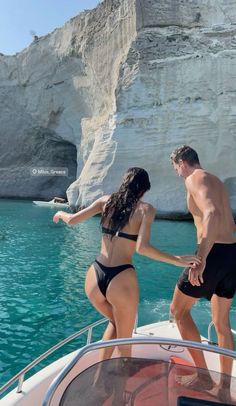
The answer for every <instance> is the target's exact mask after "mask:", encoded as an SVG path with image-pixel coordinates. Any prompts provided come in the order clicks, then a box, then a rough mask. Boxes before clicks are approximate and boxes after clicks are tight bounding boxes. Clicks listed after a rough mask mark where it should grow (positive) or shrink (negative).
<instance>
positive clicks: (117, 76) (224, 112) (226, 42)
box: [0, 0, 236, 213]
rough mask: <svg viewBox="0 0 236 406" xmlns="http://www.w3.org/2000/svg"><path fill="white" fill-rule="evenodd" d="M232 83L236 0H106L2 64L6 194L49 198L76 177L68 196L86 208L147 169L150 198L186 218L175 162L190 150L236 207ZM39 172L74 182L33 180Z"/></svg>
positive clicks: (235, 95) (2, 181)
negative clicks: (178, 152)
mask: <svg viewBox="0 0 236 406" xmlns="http://www.w3.org/2000/svg"><path fill="white" fill-rule="evenodd" d="M235 77H236V3H235V2H233V1H232V0H219V1H217V2H215V1H213V0H201V1H200V0H192V1H185V0H105V1H104V2H103V3H101V4H100V5H99V6H98V7H97V8H96V9H94V10H92V11H86V12H84V13H82V14H81V15H79V16H78V17H75V18H73V19H72V20H70V21H69V22H68V23H66V24H65V25H64V26H63V27H62V28H60V29H57V30H55V31H54V32H53V33H51V34H49V35H47V36H46V37H42V38H40V39H39V40H38V41H34V42H33V43H32V44H31V46H30V47H29V48H27V49H25V50H24V51H22V52H21V53H19V54H16V55H15V56H0V106H1V116H0V145H1V150H0V154H1V164H0V176H1V177H0V196H2V197H4V196H9V197H26V198H27V197H32V196H37V197H43V198H49V197H51V196H52V195H55V194H63V193H64V192H65V189H66V188H67V187H68V186H69V184H71V183H72V181H73V180H75V179H76V178H77V180H76V182H74V183H72V185H71V186H70V187H69V189H68V193H67V195H68V198H69V201H70V203H71V204H72V205H76V206H85V205H87V204H89V203H90V202H91V201H92V200H94V198H97V197H99V196H101V195H102V194H104V193H110V192H112V191H113V190H114V189H115V188H116V187H117V186H118V184H119V182H120V180H121V176H122V174H123V172H124V171H125V170H126V169H127V168H128V167H130V166H141V167H144V168H145V169H147V170H148V172H149V174H150V178H151V182H152V189H151V191H150V192H149V193H148V195H147V198H148V200H149V201H150V202H151V203H152V204H153V205H154V206H155V207H157V209H158V210H159V212H160V213H161V212H167V213H173V212H180V213H184V212H186V204H185V193H184V187H183V182H182V181H181V180H180V179H178V178H177V177H176V174H175V173H174V171H173V169H172V167H171V165H170V162H169V155H170V153H171V152H172V150H173V149H174V148H175V147H176V146H178V145H181V144H183V143H186V144H189V145H191V146H192V147H193V148H195V149H196V150H197V151H198V152H199V156H200V160H201V163H202V165H203V166H204V167H206V168H207V169H208V170H210V171H213V172H214V173H215V174H217V175H218V176H219V177H220V178H221V179H222V180H223V181H224V182H225V184H226V186H227V188H228V190H229V193H230V197H231V203H232V207H233V209H234V210H235V211H236V164H235V153H236V135H235V125H236V81H235ZM76 151H77V152H76ZM76 161H77V162H76ZM76 165H77V174H76V172H75V171H76ZM33 166H36V167H53V166H54V167H67V168H68V170H69V176H68V177H42V176H37V177H36V176H32V174H31V172H30V169H31V168H32V167H33ZM19 168H20V169H19Z"/></svg>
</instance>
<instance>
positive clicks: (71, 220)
mask: <svg viewBox="0 0 236 406" xmlns="http://www.w3.org/2000/svg"><path fill="white" fill-rule="evenodd" d="M108 198H109V196H103V197H100V198H99V199H97V200H95V202H93V203H92V204H90V206H88V207H86V208H85V209H82V210H80V211H78V213H75V214H70V213H67V212H65V211H58V212H57V213H56V214H55V215H54V217H53V221H54V223H58V221H59V220H62V221H64V223H66V224H69V225H75V224H78V223H81V222H82V221H84V220H86V219H88V218H90V217H93V216H95V215H96V214H99V213H101V212H102V209H103V206H104V204H105V203H106V202H107V200H108Z"/></svg>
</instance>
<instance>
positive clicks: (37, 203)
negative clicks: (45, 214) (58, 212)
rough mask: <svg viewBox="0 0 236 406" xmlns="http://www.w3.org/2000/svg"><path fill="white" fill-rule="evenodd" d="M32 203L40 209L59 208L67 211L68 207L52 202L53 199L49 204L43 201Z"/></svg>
mask: <svg viewBox="0 0 236 406" xmlns="http://www.w3.org/2000/svg"><path fill="white" fill-rule="evenodd" d="M33 203H34V204H36V205H37V206H42V207H57V208H58V207H59V208H64V209H65V208H67V209H69V208H70V206H69V204H68V203H59V202H54V199H52V200H50V201H49V202H45V201H43V200H33Z"/></svg>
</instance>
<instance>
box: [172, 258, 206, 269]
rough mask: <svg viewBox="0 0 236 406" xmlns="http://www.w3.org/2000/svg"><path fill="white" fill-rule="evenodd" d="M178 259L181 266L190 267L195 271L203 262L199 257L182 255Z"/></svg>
mask: <svg viewBox="0 0 236 406" xmlns="http://www.w3.org/2000/svg"><path fill="white" fill-rule="evenodd" d="M177 258H178V265H179V266H189V267H191V268H193V269H194V268H195V267H197V266H198V265H200V264H201V262H202V260H201V258H200V257H198V256H197V255H180V256H177Z"/></svg>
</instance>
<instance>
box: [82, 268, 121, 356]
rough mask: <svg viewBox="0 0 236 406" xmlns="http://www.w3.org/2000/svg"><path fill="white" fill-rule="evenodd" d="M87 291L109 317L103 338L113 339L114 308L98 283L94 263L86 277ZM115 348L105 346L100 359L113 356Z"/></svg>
mask: <svg viewBox="0 0 236 406" xmlns="http://www.w3.org/2000/svg"><path fill="white" fill-rule="evenodd" d="M85 293H86V295H87V297H88V299H89V301H90V302H91V304H92V305H93V306H94V307H95V309H96V310H97V311H98V312H99V313H101V314H102V315H103V316H105V317H107V318H108V319H109V323H108V326H107V328H106V330H105V332H104V334H103V337H102V339H103V340H112V339H114V338H116V337H117V336H116V327H115V320H114V316H113V310H112V306H111V304H110V303H109V302H108V301H107V300H106V298H105V297H104V296H103V294H102V293H101V292H100V289H99V287H98V285H97V278H96V274H95V270H94V267H93V265H91V266H90V268H89V269H88V272H87V275H86V279H85ZM112 353H113V348H109V347H108V348H105V349H102V350H100V352H99V359H100V360H103V359H107V358H110V357H111V356H112Z"/></svg>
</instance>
